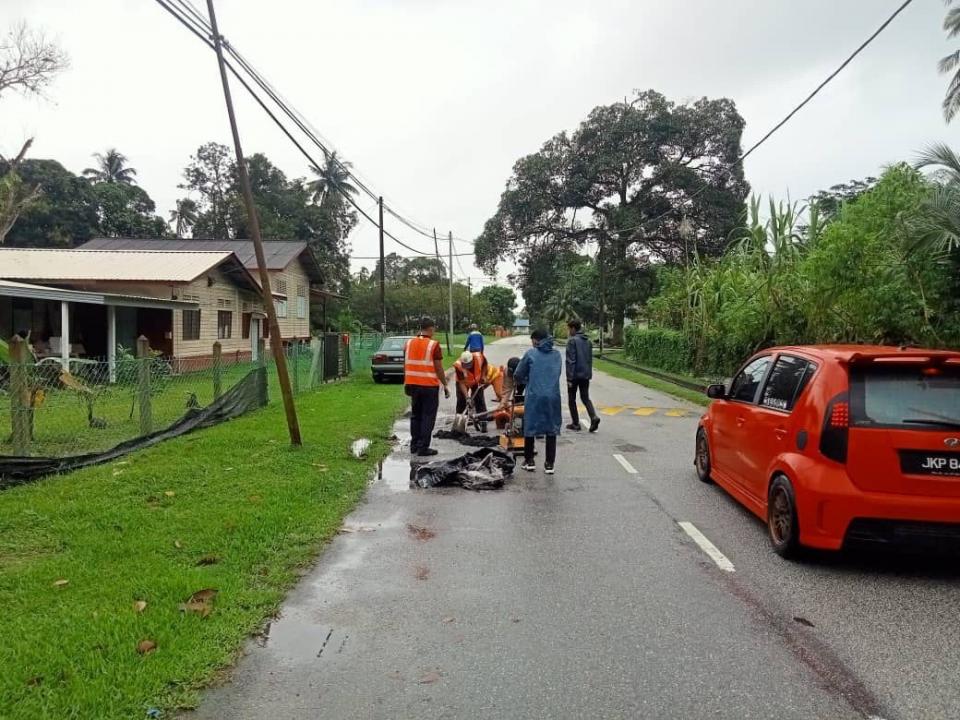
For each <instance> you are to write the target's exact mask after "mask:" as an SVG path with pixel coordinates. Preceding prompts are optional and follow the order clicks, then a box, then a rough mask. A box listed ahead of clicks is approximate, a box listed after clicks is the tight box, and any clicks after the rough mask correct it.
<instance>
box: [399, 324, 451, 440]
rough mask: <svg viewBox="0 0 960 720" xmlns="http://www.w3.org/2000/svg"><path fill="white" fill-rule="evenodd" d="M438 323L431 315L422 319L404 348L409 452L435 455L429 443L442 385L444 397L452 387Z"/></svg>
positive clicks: (404, 381) (448, 395)
mask: <svg viewBox="0 0 960 720" xmlns="http://www.w3.org/2000/svg"><path fill="white" fill-rule="evenodd" d="M435 327H436V325H435V323H434V322H433V320H431V319H430V318H427V317H425V318H423V319H421V320H420V334H419V335H417V336H416V337H415V338H411V339H410V340H407V344H406V345H405V346H404V348H403V385H404V390H405V392H406V393H407V395H408V396H409V397H410V452H411V454H413V455H418V456H420V457H426V456H430V455H436V454H437V451H436V450H435V449H433V448H432V447H430V441H431V439H432V438H433V427H434V425H436V422H437V409H438V408H439V407H440V386H441V385H442V386H443V395H444V397H450V387H449V386H448V385H447V376H446V373H445V372H444V370H443V350H442V349H441V348H440V343H438V342H437V341H436V340H434V339H433V332H434V329H435Z"/></svg>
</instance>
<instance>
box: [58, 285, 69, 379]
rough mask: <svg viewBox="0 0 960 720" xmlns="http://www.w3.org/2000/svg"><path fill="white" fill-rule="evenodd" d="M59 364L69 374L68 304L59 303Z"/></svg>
mask: <svg viewBox="0 0 960 720" xmlns="http://www.w3.org/2000/svg"><path fill="white" fill-rule="evenodd" d="M60 364H61V365H62V366H63V371H64V372H70V303H68V302H67V301H66V300H61V301H60Z"/></svg>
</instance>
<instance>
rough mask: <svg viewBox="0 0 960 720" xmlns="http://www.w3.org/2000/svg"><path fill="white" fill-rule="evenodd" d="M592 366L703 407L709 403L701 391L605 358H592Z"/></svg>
mask: <svg viewBox="0 0 960 720" xmlns="http://www.w3.org/2000/svg"><path fill="white" fill-rule="evenodd" d="M618 359H619V358H618ZM593 367H594V369H596V370H602V371H603V372H605V373H607V374H608V375H613V376H614V377H618V378H621V379H623V380H630V381H631V382H635V383H637V384H639V385H643V386H644V387H648V388H650V389H651V390H657V391H659V392H662V393H667V394H668V395H673V396H674V397H678V398H680V399H681V400H687V401H688V402H692V403H696V404H697V405H703V406H704V407H706V406H707V405H709V404H710V400H709V398H707V396H706V395H704V394H703V393H701V392H696V391H695V390H688V389H687V388H684V387H680V386H679V385H674V384H673V383H668V382H666V381H664V380H660V379H659V378H655V377H653V376H652V375H646V374H645V373H642V372H640V371H639V370H633V369H631V368H625V367H622V366H620V365H615V364H613V363H611V362H606V361H605V360H601V359H600V358H596V357H595V358H594V359H593Z"/></svg>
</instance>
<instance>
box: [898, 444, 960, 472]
mask: <svg viewBox="0 0 960 720" xmlns="http://www.w3.org/2000/svg"><path fill="white" fill-rule="evenodd" d="M900 470H901V471H902V472H903V473H905V474H908V475H947V476H951V477H960V453H946V452H924V451H922V450H901V451H900Z"/></svg>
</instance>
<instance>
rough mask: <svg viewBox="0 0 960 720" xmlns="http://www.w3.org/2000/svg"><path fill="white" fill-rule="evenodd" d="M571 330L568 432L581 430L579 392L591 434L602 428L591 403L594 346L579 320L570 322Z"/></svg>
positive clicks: (568, 344) (568, 376)
mask: <svg viewBox="0 0 960 720" xmlns="http://www.w3.org/2000/svg"><path fill="white" fill-rule="evenodd" d="M567 327H568V328H569V330H570V333H569V334H570V339H569V340H567V398H568V400H569V402H570V419H571V421H572V422H571V423H570V424H569V425H567V429H568V430H574V431H576V430H579V429H580V413H579V412H577V392H578V391H579V393H580V399H581V400H582V401H583V406H584V407H585V408H586V409H587V414H588V415H589V416H590V432H596V431H597V428H599V427H600V418H599V417H598V416H597V411H596V410H594V408H593V403H592V402H590V380H591V378H593V345H592V344H591V343H590V339H589V338H588V337H587V336H586V335H584V334H583V324H582V323H581V322H580V321H579V320H570V321H569V322H568V323H567Z"/></svg>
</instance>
